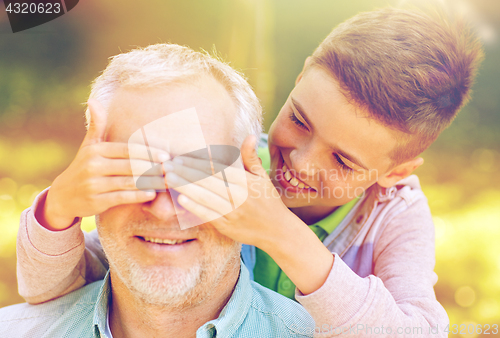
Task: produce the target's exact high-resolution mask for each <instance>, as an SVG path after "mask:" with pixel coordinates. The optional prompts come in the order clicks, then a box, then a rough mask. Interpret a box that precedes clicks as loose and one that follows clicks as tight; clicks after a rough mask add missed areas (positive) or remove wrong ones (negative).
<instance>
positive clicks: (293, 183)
mask: <svg viewBox="0 0 500 338" xmlns="http://www.w3.org/2000/svg"><path fill="white" fill-rule="evenodd" d="M279 170H281V172H280V171H279ZM276 180H277V181H278V182H279V184H280V185H281V186H282V187H283V188H284V189H286V190H287V191H289V192H304V191H316V189H314V188H312V187H311V186H309V185H308V184H306V183H305V182H303V181H301V180H300V179H298V178H297V177H296V176H295V174H294V173H293V171H291V170H290V169H289V168H288V166H287V165H286V163H285V161H284V159H283V157H282V156H280V160H279V162H278V168H277V174H276Z"/></svg>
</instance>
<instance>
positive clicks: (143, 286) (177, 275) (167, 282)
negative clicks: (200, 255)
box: [116, 262, 202, 307]
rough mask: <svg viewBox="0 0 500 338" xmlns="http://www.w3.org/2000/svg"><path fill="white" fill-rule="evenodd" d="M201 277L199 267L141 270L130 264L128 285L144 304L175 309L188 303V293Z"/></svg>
mask: <svg viewBox="0 0 500 338" xmlns="http://www.w3.org/2000/svg"><path fill="white" fill-rule="evenodd" d="M116 271H117V272H118V271H119V270H116ZM201 275H202V268H201V266H200V265H196V266H192V267H191V268H190V269H188V270H184V269H181V268H178V267H157V266H154V267H147V268H142V267H141V266H139V264H137V263H135V262H132V263H131V265H130V268H129V281H128V283H129V284H128V285H129V287H130V289H132V290H133V291H135V292H136V294H137V295H139V297H140V298H141V299H142V301H144V302H146V303H149V304H157V305H169V306H170V307H175V306H176V305H180V304H185V303H187V302H188V300H189V298H191V297H190V291H192V290H193V289H194V288H195V286H196V285H198V284H199V283H200V282H201ZM120 277H121V278H123V276H120Z"/></svg>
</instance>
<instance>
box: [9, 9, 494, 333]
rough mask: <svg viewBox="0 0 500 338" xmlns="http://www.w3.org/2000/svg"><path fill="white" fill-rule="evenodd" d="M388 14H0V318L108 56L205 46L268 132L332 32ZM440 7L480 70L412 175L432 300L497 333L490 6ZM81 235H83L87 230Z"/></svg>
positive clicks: (458, 320)
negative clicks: (46, 19)
mask: <svg viewBox="0 0 500 338" xmlns="http://www.w3.org/2000/svg"><path fill="white" fill-rule="evenodd" d="M435 3H444V2H443V1H439V0H435ZM386 5H393V6H405V5H406V2H405V1H381V0H362V1H361V0H356V1H351V2H346V1H332V0H309V1H299V0H217V1H199V0H182V1H180V0H177V1H172V0H168V1H166V0H154V1H153V0H151V1H143V2H139V1H126V0H124V1H80V3H79V4H78V6H77V7H75V8H74V9H73V10H72V11H71V12H69V13H68V14H67V15H64V16H63V17H60V18H59V19H56V20H54V21H52V22H50V23H47V24H45V25H42V26H39V27H36V28H34V29H30V30H27V31H24V32H20V33H16V34H12V32H11V31H10V28H9V26H8V22H7V16H6V14H5V12H4V11H3V8H4V7H3V5H0V9H1V11H0V12H1V13H0V271H1V273H0V306H6V305H9V304H13V303H18V302H21V301H22V299H21V298H20V297H19V295H18V294H17V288H16V276H15V262H16V258H15V241H16V235H17V230H18V222H19V216H20V213H21V211H22V210H24V209H25V208H27V207H29V206H30V205H31V203H32V201H33V198H34V197H35V196H36V194H37V193H39V192H40V191H41V190H42V189H44V188H45V187H47V186H49V185H50V184H51V182H52V180H53V179H54V178H55V177H56V175H57V174H59V173H60V172H61V171H62V170H63V169H65V168H66V166H67V165H68V164H69V163H70V161H71V160H72V158H73V157H74V155H75V154H76V150H77V148H78V146H79V143H80V142H81V140H82V138H83V136H84V132H85V130H84V127H83V123H84V119H83V105H82V103H83V102H85V101H86V98H87V96H88V94H89V84H90V82H91V81H92V80H93V79H94V78H95V77H96V76H97V75H99V72H100V71H101V70H103V69H104V68H105V66H106V64H107V58H108V57H110V56H112V55H115V54H117V53H119V52H121V51H127V50H129V49H130V48H131V47H133V46H146V45H148V44H151V43H157V42H174V43H178V44H183V45H188V46H190V47H192V48H194V49H196V50H199V49H201V48H203V49H205V50H209V51H211V50H212V49H213V48H214V46H215V48H216V49H217V51H218V52H219V53H220V55H222V56H223V58H224V59H226V60H227V61H229V62H230V63H231V65H232V66H233V67H235V68H236V69H238V70H241V71H242V72H244V73H245V74H246V75H247V76H248V78H249V81H250V83H251V84H252V86H253V87H254V89H255V91H256V92H257V95H258V97H259V98H260V99H261V102H262V104H263V106H264V110H265V127H266V129H267V128H268V127H269V125H270V123H271V122H272V120H273V118H274V117H275V116H276V114H277V112H278V111H279V109H280V107H281V105H282V104H283V103H284V101H285V99H286V96H287V95H288V93H289V92H290V90H291V89H292V88H293V84H294V80H295V77H296V76H297V75H298V73H299V72H300V70H301V67H302V65H303V62H304V60H305V58H306V57H307V56H308V55H310V54H311V52H312V51H313V49H314V48H315V47H316V46H317V45H318V44H319V42H320V41H321V40H322V39H323V38H324V37H325V36H326V35H327V34H328V33H329V32H330V30H331V29H332V28H333V27H334V26H336V25H337V24H338V23H340V22H342V21H343V20H345V19H347V18H349V17H351V16H353V15H355V14H356V13H358V12H360V11H366V10H372V9H374V8H376V7H383V6H386ZM445 5H447V6H448V7H450V6H451V8H452V9H453V10H454V11H456V12H457V13H464V14H465V15H467V17H468V18H469V20H470V21H471V22H472V24H473V25H474V27H475V29H476V30H477V32H478V34H479V35H480V37H481V39H482V40H483V43H484V45H485V51H486V59H485V61H484V63H483V65H482V68H481V71H480V75H479V77H478V80H477V84H476V86H475V88H474V89H475V90H474V94H473V101H472V102H471V103H470V104H469V105H468V106H467V107H466V108H465V109H463V110H462V112H461V113H460V114H459V116H458V117H457V119H456V120H455V122H454V123H453V125H452V126H451V127H450V128H449V129H447V130H446V131H445V132H444V133H443V134H442V136H441V137H440V138H439V140H438V141H437V142H436V143H435V144H434V145H433V146H432V147H431V148H430V149H429V150H427V151H426V152H425V153H424V158H425V165H424V166H423V167H422V168H421V169H418V172H417V173H418V174H419V176H420V178H421V181H422V186H423V190H424V191H425V193H426V195H427V196H428V199H429V203H430V206H431V209H432V212H433V215H434V221H435V225H436V255H437V263H436V272H437V274H438V276H439V281H438V283H437V285H436V288H435V289H436V294H437V297H438V299H439V301H440V302H441V303H442V304H443V305H444V307H445V308H446V310H447V311H448V314H449V316H450V320H451V323H455V324H464V323H466V324H469V323H474V324H481V325H483V326H484V325H485V324H490V325H491V324H494V323H496V324H500V178H499V175H500V170H499V165H500V133H499V132H498V131H499V128H500V114H499V112H498V109H499V107H500V80H499V78H500V66H499V65H500V49H499V43H500V36H499V34H500V2H499V1H496V0H468V1H466V0H455V1H452V2H449V3H448V2H447V3H445ZM84 227H85V229H87V230H89V229H91V228H92V227H93V221H92V219H86V220H85V226H84ZM415 277H416V278H418V276H415ZM451 336H454V335H451ZM457 336H459V335H457ZM462 336H464V337H474V336H476V335H475V334H470V335H462ZM491 336H492V335H489V337H491Z"/></svg>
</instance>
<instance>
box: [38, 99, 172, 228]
mask: <svg viewBox="0 0 500 338" xmlns="http://www.w3.org/2000/svg"><path fill="white" fill-rule="evenodd" d="M88 106H89V110H90V115H91V119H90V123H89V128H88V131H87V135H86V136H85V138H84V140H83V142H82V144H81V146H80V149H79V150H78V153H77V154H76V157H75V159H74V160H73V162H71V164H70V165H69V167H68V168H67V169H66V170H64V171H63V172H62V173H61V174H60V175H59V176H58V177H57V178H56V179H55V180H54V182H53V183H52V186H51V187H50V189H49V192H48V194H47V198H46V200H45V204H44V205H43V207H41V205H40V208H38V210H37V215H36V217H37V219H38V221H39V222H40V223H41V224H42V225H43V226H44V227H46V228H47V229H49V230H63V229H66V228H68V227H70V226H71V225H72V224H73V223H74V220H75V218H76V217H86V216H93V215H97V214H100V213H101V212H103V211H106V210H107V209H109V208H111V207H114V206H117V205H120V204H129V203H143V202H146V201H150V200H153V199H154V198H155V197H156V192H155V189H165V183H164V179H163V173H162V172H160V171H161V170H158V172H157V173H156V172H150V173H149V175H150V176H149V177H148V179H147V180H146V186H145V188H146V189H151V191H142V190H139V189H137V187H136V185H135V182H134V177H133V174H132V170H131V165H130V162H135V163H136V164H137V166H139V167H142V166H143V167H144V171H146V170H148V169H150V168H151V162H150V159H149V157H145V155H144V154H148V150H147V149H146V146H143V145H139V144H137V145H129V144H127V143H112V142H104V135H105V131H106V121H107V115H106V112H105V110H104V108H103V107H102V106H101V105H100V104H99V102H98V101H97V100H89V102H88ZM149 151H150V152H151V156H152V158H153V161H154V162H157V163H160V162H163V161H166V160H168V159H169V158H170V156H169V154H168V153H166V152H165V151H163V150H159V149H155V148H151V147H150V148H149ZM141 189H144V187H141Z"/></svg>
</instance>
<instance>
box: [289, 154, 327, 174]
mask: <svg viewBox="0 0 500 338" xmlns="http://www.w3.org/2000/svg"><path fill="white" fill-rule="evenodd" d="M290 160H291V162H292V166H293V169H294V170H296V173H295V175H297V176H298V178H299V179H304V180H307V179H312V178H314V177H315V176H316V175H318V173H319V168H320V166H319V163H318V158H317V156H316V155H315V154H314V152H313V151H312V150H309V149H303V150H300V149H294V150H292V151H291V152H290Z"/></svg>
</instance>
